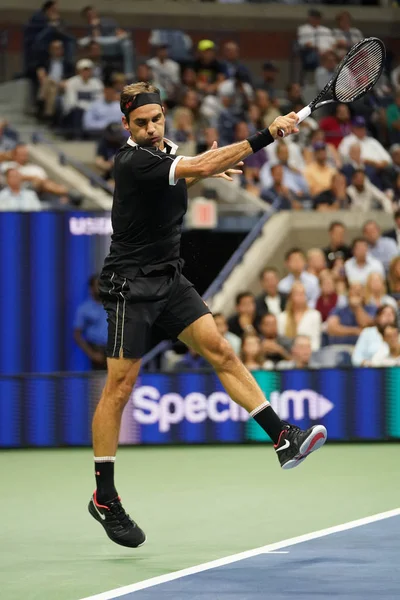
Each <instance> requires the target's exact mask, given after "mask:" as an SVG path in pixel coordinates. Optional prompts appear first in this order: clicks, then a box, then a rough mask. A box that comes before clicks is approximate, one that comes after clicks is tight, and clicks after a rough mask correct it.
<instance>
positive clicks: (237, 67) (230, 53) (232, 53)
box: [222, 41, 251, 84]
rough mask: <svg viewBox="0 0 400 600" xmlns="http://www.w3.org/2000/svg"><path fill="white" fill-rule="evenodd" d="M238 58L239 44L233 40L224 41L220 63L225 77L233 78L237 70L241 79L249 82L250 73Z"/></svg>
mask: <svg viewBox="0 0 400 600" xmlns="http://www.w3.org/2000/svg"><path fill="white" fill-rule="evenodd" d="M239 58H240V48H239V45H238V44H237V43H236V42H233V41H229V42H225V43H224V45H223V46H222V65H223V68H224V71H225V73H226V76H227V78H228V79H234V78H235V77H236V74H237V72H238V71H239V72H240V73H241V74H242V76H243V81H245V82H247V83H250V84H251V73H250V71H249V69H248V68H247V67H246V65H245V64H243V63H242V62H240V60H239Z"/></svg>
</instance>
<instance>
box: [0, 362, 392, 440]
mask: <svg viewBox="0 0 400 600" xmlns="http://www.w3.org/2000/svg"><path fill="white" fill-rule="evenodd" d="M254 376H255V378H256V380H257V381H258V383H259V385H260V387H261V389H262V390H263V392H264V393H265V395H266V396H267V397H268V398H269V400H270V402H271V404H272V406H273V407H274V409H275V410H276V411H277V413H278V414H279V415H280V417H281V418H282V419H284V420H287V421H290V422H292V423H294V424H295V425H298V426H299V427H302V428H307V427H309V426H310V425H312V424H313V423H322V424H324V425H325V426H326V427H327V429H328V436H329V439H330V440H337V441H353V440H355V441H357V440H358V441H360V440H366V441H368V440H385V439H398V440H400V401H399V394H398V389H399V383H400V368H397V367H394V368H391V369H322V370H319V371H306V370H304V371H302V370H293V371H284V372H270V371H256V372H255V373H254ZM104 381H105V375H104V374H102V373H100V374H99V373H71V374H54V375H40V374H35V375H26V376H2V377H0V447H3V448H9V447H14V448H15V447H30V446H34V447H46V446H47V447H57V446H88V445H90V442H91V434H90V424H91V419H92V416H93V412H94V410H95V407H96V404H97V402H98V399H99V397H100V394H101V391H102V388H103V385H104ZM268 441H270V440H269V438H268V436H267V435H266V434H265V433H264V431H263V430H262V429H261V428H260V427H259V426H258V425H257V423H256V422H255V421H254V420H252V419H250V420H249V418H248V414H247V412H246V411H245V410H244V409H243V408H241V407H240V406H238V405H237V404H235V403H234V402H233V401H232V400H231V399H230V398H229V396H228V395H227V394H226V392H225V391H224V389H223V388H222V386H221V384H220V382H219V380H218V378H217V376H216V375H215V374H214V373H213V372H207V373H206V372H202V373H200V372H197V373H194V372H192V373H189V372H185V373H146V374H143V375H141V376H140V378H139V381H138V382H137V385H136V387H135V389H134V391H133V393H132V396H131V398H130V400H129V402H128V404H127V406H126V409H125V411H124V415H123V419H122V426H121V435H120V443H121V444H141V445H147V444H165V445H169V444H207V443H246V442H268Z"/></svg>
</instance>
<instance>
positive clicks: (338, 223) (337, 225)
mask: <svg viewBox="0 0 400 600" xmlns="http://www.w3.org/2000/svg"><path fill="white" fill-rule="evenodd" d="M335 227H343V229H345V228H346V226H345V224H344V223H342V221H332V223H331V224H330V225H329V229H328V231H329V233H331V232H332V231H333V230H334V229H335Z"/></svg>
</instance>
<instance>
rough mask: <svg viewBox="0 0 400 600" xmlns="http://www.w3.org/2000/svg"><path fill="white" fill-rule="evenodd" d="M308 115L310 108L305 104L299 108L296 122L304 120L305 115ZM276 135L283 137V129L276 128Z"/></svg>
mask: <svg viewBox="0 0 400 600" xmlns="http://www.w3.org/2000/svg"><path fill="white" fill-rule="evenodd" d="M310 115H311V108H310V107H309V106H305V107H304V108H302V109H301V110H299V112H298V113H297V117H298V119H299V120H298V121H297V124H299V123H301V122H302V121H304V119H307V117H309V116H310ZM278 135H279V137H281V138H283V137H285V132H284V131H283V129H278Z"/></svg>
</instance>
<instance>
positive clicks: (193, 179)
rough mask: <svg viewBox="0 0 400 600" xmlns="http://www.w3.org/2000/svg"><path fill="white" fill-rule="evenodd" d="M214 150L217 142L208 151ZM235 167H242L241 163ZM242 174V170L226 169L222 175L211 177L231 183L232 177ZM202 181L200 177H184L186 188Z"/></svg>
mask: <svg viewBox="0 0 400 600" xmlns="http://www.w3.org/2000/svg"><path fill="white" fill-rule="evenodd" d="M216 148H218V142H213V144H212V146H211V148H210V150H215V149H216ZM237 166H238V167H242V166H243V161H240V162H239V163H238V164H237ZM242 173H243V171H242V169H228V170H227V171H225V172H224V173H217V174H216V175H212V177H219V178H220V179H225V180H226V181H233V178H232V175H241V174H242ZM202 179H203V178H202V177H186V179H185V181H186V185H187V187H188V188H189V187H192V185H195V184H196V183H198V182H199V181H201V180H202Z"/></svg>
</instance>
